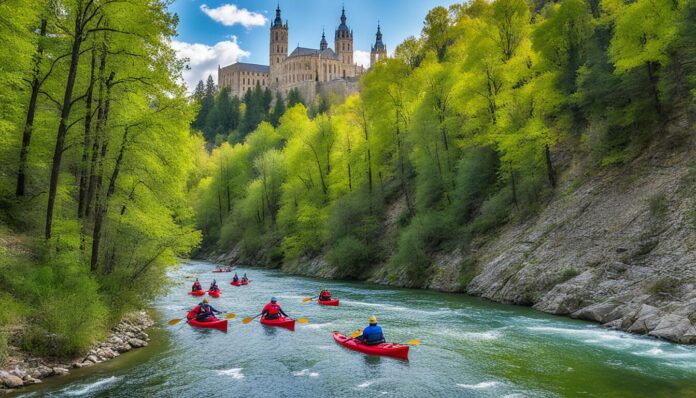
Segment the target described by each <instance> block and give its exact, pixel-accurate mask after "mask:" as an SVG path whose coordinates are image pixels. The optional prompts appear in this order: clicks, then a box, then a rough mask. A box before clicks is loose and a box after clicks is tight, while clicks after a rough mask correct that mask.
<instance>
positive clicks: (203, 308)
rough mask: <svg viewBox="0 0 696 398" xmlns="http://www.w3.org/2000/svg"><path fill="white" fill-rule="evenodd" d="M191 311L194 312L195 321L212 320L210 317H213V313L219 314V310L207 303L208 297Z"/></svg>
mask: <svg viewBox="0 0 696 398" xmlns="http://www.w3.org/2000/svg"><path fill="white" fill-rule="evenodd" d="M193 313H194V314H196V320H197V321H199V322H207V321H212V320H214V319H210V318H215V314H220V313H221V311H218V310H216V309H215V308H213V306H212V305H210V304H208V298H207V297H206V298H204V299H203V301H202V302H201V303H199V304H198V305H197V306H196V307H195V308H194V309H193Z"/></svg>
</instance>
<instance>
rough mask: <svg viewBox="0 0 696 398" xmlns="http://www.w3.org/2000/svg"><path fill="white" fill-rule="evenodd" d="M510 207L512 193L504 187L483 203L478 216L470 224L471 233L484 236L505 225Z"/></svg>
mask: <svg viewBox="0 0 696 398" xmlns="http://www.w3.org/2000/svg"><path fill="white" fill-rule="evenodd" d="M511 206H512V192H511V191H510V188H509V187H505V188H503V189H501V190H500V191H498V193H496V194H495V195H493V196H491V197H490V198H488V199H487V200H486V201H485V202H483V205H481V211H480V214H479V215H478V217H476V218H475V219H474V221H473V222H472V223H471V231H472V232H474V233H479V234H484V233H486V232H488V231H490V230H492V229H493V228H495V227H497V226H499V225H502V224H504V223H506V222H507V220H508V217H509V215H510V207H511Z"/></svg>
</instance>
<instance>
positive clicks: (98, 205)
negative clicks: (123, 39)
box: [90, 71, 128, 272]
mask: <svg viewBox="0 0 696 398" xmlns="http://www.w3.org/2000/svg"><path fill="white" fill-rule="evenodd" d="M114 76H115V73H114V72H113V71H112V72H111V74H110V75H109V78H108V79H107V81H106V99H105V100H104V114H103V117H104V120H103V123H102V130H104V129H105V126H106V122H107V120H108V117H109V107H110V104H111V100H110V96H111V86H112V82H113V80H114ZM127 132H128V129H126V132H125V133H124V137H123V139H124V142H123V143H122V144H121V151H123V150H124V145H125V140H126V139H127V138H128V137H127ZM108 147H109V137H108V136H106V134H105V133H104V137H103V139H102V144H101V156H99V162H98V163H97V167H98V172H97V173H98V175H97V182H96V187H95V191H96V197H95V210H94V230H93V233H92V257H91V260H90V270H91V271H92V272H94V271H96V270H97V266H98V264H99V244H100V241H101V231H102V224H103V222H104V218H105V216H106V212H107V211H108V202H109V197H110V196H111V195H112V194H113V190H114V189H115V188H114V187H112V185H111V184H112V183H113V185H114V186H115V184H116V178H117V177H118V169H120V164H119V163H120V162H121V161H122V159H123V154H122V153H119V159H117V164H116V167H115V168H114V174H112V180H113V181H110V182H109V188H108V189H107V192H106V197H104V198H102V193H101V190H102V189H101V187H102V179H103V176H104V162H105V161H106V154H107V153H108ZM93 167H94V166H93Z"/></svg>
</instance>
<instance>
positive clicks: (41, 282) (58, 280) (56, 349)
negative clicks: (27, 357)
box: [22, 263, 108, 357]
mask: <svg viewBox="0 0 696 398" xmlns="http://www.w3.org/2000/svg"><path fill="white" fill-rule="evenodd" d="M25 283H26V291H25V293H28V294H27V295H26V296H25V297H35V299H36V302H35V303H33V308H34V311H32V313H31V316H30V318H29V319H30V322H31V325H30V327H28V328H27V329H26V332H25V333H24V334H23V336H22V345H23V348H24V349H25V350H27V351H29V352H31V353H33V354H38V355H44V356H56V357H68V356H73V355H77V354H79V353H81V352H83V351H85V350H86V349H87V348H89V347H90V346H91V345H92V344H93V343H94V342H95V341H96V340H97V339H99V338H101V337H103V335H104V334H105V332H106V329H107V323H106V321H107V313H108V311H107V309H106V306H105V305H104V303H103V300H102V297H100V295H99V293H98V289H99V284H98V283H97V282H96V281H95V280H94V278H91V277H90V275H89V274H88V272H87V271H81V270H79V269H77V267H73V266H68V265H65V264H62V263H61V264H56V265H51V266H45V267H41V268H38V269H36V270H35V271H33V272H31V273H29V276H28V278H27V280H26V281H25Z"/></svg>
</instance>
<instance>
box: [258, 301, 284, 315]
mask: <svg viewBox="0 0 696 398" xmlns="http://www.w3.org/2000/svg"><path fill="white" fill-rule="evenodd" d="M281 315H283V316H284V317H287V316H288V314H286V313H285V312H283V309H282V308H280V305H278V299H276V298H275V297H271V302H270V303H268V304H266V306H265V307H263V310H261V316H262V317H264V318H265V319H278V318H280V316H281Z"/></svg>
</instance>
